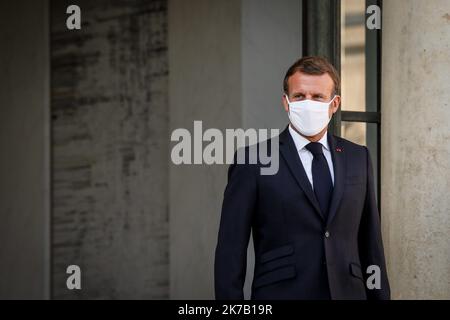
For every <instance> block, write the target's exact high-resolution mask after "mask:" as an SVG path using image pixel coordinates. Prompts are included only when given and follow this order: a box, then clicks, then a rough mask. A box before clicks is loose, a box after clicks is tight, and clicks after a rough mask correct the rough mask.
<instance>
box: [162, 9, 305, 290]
mask: <svg viewBox="0 0 450 320" xmlns="http://www.w3.org/2000/svg"><path fill="white" fill-rule="evenodd" d="M300 7H301V2H300V1H297V0H284V1H275V0H265V1H256V0H245V1H239V0H231V1H222V0H214V1H211V0H193V1H184V0H172V1H169V70H170V72H169V105H170V120H169V121H170V130H171V131H173V130H175V129H177V128H186V129H188V130H189V131H190V132H191V133H192V132H193V121H194V120H202V121H203V130H206V129H208V128H217V129H220V130H223V132H225V131H224V129H226V128H250V127H253V128H280V129H281V128H283V127H284V126H285V125H286V124H287V118H286V115H285V114H284V111H283V109H282V105H281V93H282V80H283V76H284V72H285V71H286V70H287V68H288V67H289V66H290V65H291V64H292V63H293V62H294V61H295V60H296V59H297V58H298V57H299V56H300V54H301V46H300V44H301V20H300V17H301V12H300ZM172 145H174V144H172ZM227 168H228V166H227V165H180V166H176V165H173V164H171V166H170V174H169V176H170V177H169V189H170V201H169V203H170V206H169V212H170V214H169V221H170V242H169V243H170V297H171V298H172V299H183V298H185V299H212V298H214V277H213V269H214V268H213V265H214V250H215V245H216V241H217V232H218V225H219V218H220V210H221V205H222V199H223V191H224V188H225V184H226V174H227ZM250 252H251V247H250ZM252 267H253V264H252V257H251V254H250V255H249V267H248V270H249V272H248V278H247V286H246V294H247V296H248V294H249V283H250V280H251V277H252V275H251V272H250V271H252Z"/></svg>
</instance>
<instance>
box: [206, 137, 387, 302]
mask: <svg viewBox="0 0 450 320" xmlns="http://www.w3.org/2000/svg"><path fill="white" fill-rule="evenodd" d="M279 143H280V144H279V152H280V158H279V170H278V172H277V174H275V175H261V174H260V167H261V166H262V165H261V164H232V165H231V166H230V167H229V171H228V184H227V186H226V189H225V192H224V200H223V207H222V215H221V221H220V230H219V236H218V242H217V247H216V253H215V266H214V269H215V292H216V299H243V298H244V296H243V285H244V280H245V272H246V259H247V247H248V241H249V238H250V231H252V234H253V242H254V248H255V270H254V279H253V283H252V299H330V298H331V299H389V298H390V288H389V283H388V278H387V274H386V266H385V259H384V253H383V244H382V239H381V230H380V217H379V213H378V209H377V204H376V201H375V192H374V181H373V172H372V171H373V170H372V165H371V160H370V156H369V153H368V150H367V148H366V147H364V146H359V145H357V144H354V143H352V142H350V141H347V140H345V139H342V138H339V137H336V136H332V135H330V134H328V143H329V145H330V150H331V153H332V159H333V166H334V178H335V179H334V189H333V195H332V200H331V205H330V210H329V214H328V219H327V220H326V221H325V219H324V218H323V215H322V213H321V212H320V209H319V205H318V202H317V200H316V198H315V196H314V192H313V190H312V187H311V184H310V182H309V180H308V178H307V176H306V173H305V170H304V169H303V165H302V163H301V160H300V157H299V155H298V152H297V150H296V147H295V144H294V141H293V140H292V137H291V135H290V133H289V131H288V129H287V128H286V130H284V131H283V132H282V133H281V134H280V136H279ZM247 149H248V148H247ZM269 150H270V149H269ZM370 265H377V266H379V268H380V270H381V289H372V290H369V289H368V288H367V287H366V279H367V277H369V276H370V275H371V274H370V273H369V274H367V273H366V269H367V267H368V266H370Z"/></svg>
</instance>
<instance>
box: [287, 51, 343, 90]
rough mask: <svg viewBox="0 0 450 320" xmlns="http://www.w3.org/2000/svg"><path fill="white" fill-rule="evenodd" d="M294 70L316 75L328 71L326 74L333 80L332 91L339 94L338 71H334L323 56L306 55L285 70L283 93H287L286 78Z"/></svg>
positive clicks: (339, 81)
mask: <svg viewBox="0 0 450 320" xmlns="http://www.w3.org/2000/svg"><path fill="white" fill-rule="evenodd" d="M296 72H302V73H305V74H309V75H318V76H320V75H322V74H324V73H328V75H329V76H330V77H331V80H333V82H334V93H335V94H339V92H340V90H341V79H340V77H339V73H338V72H337V71H336V69H335V68H334V67H333V65H332V64H331V63H329V62H328V61H327V60H326V59H325V58H322V57H317V56H308V57H303V58H301V59H299V60H297V61H296V62H295V63H294V64H293V65H292V66H291V67H290V68H289V69H288V71H287V72H286V75H285V76H284V81H283V90H284V93H286V94H288V93H289V85H288V80H289V78H290V77H291V76H292V75H293V74H294V73H296Z"/></svg>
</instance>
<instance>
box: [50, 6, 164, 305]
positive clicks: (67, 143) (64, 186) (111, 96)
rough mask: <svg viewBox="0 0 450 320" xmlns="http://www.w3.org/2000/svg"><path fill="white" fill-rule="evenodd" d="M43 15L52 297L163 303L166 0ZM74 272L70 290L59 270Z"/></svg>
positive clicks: (58, 9) (59, 10)
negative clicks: (69, 24)
mask: <svg viewBox="0 0 450 320" xmlns="http://www.w3.org/2000/svg"><path fill="white" fill-rule="evenodd" d="M70 4H72V1H71V0H64V1H61V0H58V1H52V2H51V13H52V17H51V18H52V19H51V21H52V25H51V33H52V43H51V44H52V46H51V48H52V49H51V50H52V52H51V53H52V80H51V86H52V97H51V99H52V108H51V111H52V156H53V157H52V210H53V211H52V231H53V234H52V289H53V291H52V296H53V298H58V299H77V298H82V299H166V298H168V293H169V282H168V281H169V253H168V247H169V245H168V233H169V223H168V210H167V207H168V203H167V201H168V195H167V194H168V138H167V136H168V120H167V116H168V108H167V73H168V70H167V67H168V66H167V1H166V0H157V1H156V0H145V1H139V0H132V1H109V0H97V1H89V0H80V1H77V4H78V5H79V6H80V8H81V12H82V15H81V17H82V18H81V30H74V31H71V30H68V29H67V28H66V19H67V16H68V15H66V8H67V6H69V5H70ZM72 264H74V265H78V266H80V268H81V275H82V276H81V287H82V289H81V290H67V287H66V280H67V277H68V275H67V274H66V269H67V267H68V266H69V265H72Z"/></svg>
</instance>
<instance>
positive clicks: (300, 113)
mask: <svg viewBox="0 0 450 320" xmlns="http://www.w3.org/2000/svg"><path fill="white" fill-rule="evenodd" d="M285 96H286V100H287V102H288V104H289V113H288V114H289V120H290V121H291V124H292V125H293V126H294V128H295V129H297V130H298V131H299V132H300V133H301V134H302V135H304V136H307V137H311V136H314V135H316V134H318V133H319V132H320V131H322V129H323V128H325V127H326V126H327V125H328V122H330V119H331V118H330V117H329V115H328V108H329V106H330V104H331V103H332V102H333V100H334V98H336V96H334V97H333V99H331V101H330V102H319V101H314V100H301V101H293V102H290V101H289V98H288V96H287V95H285Z"/></svg>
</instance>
